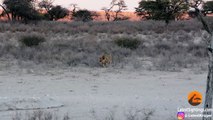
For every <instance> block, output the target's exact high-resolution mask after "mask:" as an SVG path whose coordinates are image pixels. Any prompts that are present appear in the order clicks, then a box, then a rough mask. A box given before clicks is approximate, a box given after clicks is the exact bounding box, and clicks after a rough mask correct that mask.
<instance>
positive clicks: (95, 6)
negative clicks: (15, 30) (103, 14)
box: [0, 0, 209, 11]
mask: <svg viewBox="0 0 213 120" xmlns="http://www.w3.org/2000/svg"><path fill="white" fill-rule="evenodd" d="M2 1H3V0H0V2H2ZM111 1H112V0H54V4H55V5H62V6H63V7H66V8H69V7H70V4H77V5H78V7H79V8H81V9H88V10H101V9H102V8H103V7H109V5H110V2H111ZM140 1H141V0H125V2H126V4H127V7H128V11H135V7H138V3H139V2H140ZM205 1H209V0H205Z"/></svg>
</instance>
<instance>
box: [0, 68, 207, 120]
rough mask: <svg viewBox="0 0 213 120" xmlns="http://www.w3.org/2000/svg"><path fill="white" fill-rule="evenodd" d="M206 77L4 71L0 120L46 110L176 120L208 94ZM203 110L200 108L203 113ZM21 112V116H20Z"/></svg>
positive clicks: (92, 118) (86, 119)
mask: <svg viewBox="0 0 213 120" xmlns="http://www.w3.org/2000/svg"><path fill="white" fill-rule="evenodd" d="M206 76H207V74H206V72H198V71H196V70H189V69H186V70H182V71H181V72H162V71H148V70H146V71H145V70H136V69H128V68H125V69H114V68H82V67H77V68H72V69H69V70H68V69H66V70H50V71H47V70H45V71H44V70H40V71H33V70H17V71H15V70H13V71H11V70H5V71H0V119H1V120H11V118H12V117H14V116H15V115H16V114H17V113H21V114H26V111H27V112H29V111H33V110H35V109H38V108H41V109H42V110H47V111H53V112H54V113H57V114H59V115H64V114H66V113H68V114H69V116H70V118H71V119H73V120H104V118H106V117H107V116H109V114H110V115H112V113H113V115H114V117H115V119H118V120H123V119H124V117H125V116H128V115H136V114H137V113H140V112H141V116H142V118H144V117H145V115H144V113H148V112H153V115H151V117H150V120H157V119H158V120H159V118H163V119H164V120H173V119H174V120H175V119H176V114H177V109H178V108H181V107H183V108H186V107H192V106H190V105H189V104H188V102H187V94H188V93H189V92H190V91H193V90H197V91H200V92H201V93H204V91H205V83H206ZM202 106H203V105H199V106H198V108H201V107H202ZM15 109H17V110H15Z"/></svg>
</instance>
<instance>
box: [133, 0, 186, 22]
mask: <svg viewBox="0 0 213 120" xmlns="http://www.w3.org/2000/svg"><path fill="white" fill-rule="evenodd" d="M187 10H188V6H187V5H186V3H185V0H156V1H143V0H142V1H141V2H139V6H138V8H136V13H137V15H139V16H142V18H143V19H153V20H165V22H166V23H167V24H168V23H169V21H170V20H175V19H179V17H180V16H181V15H182V14H183V13H184V12H185V11H187Z"/></svg>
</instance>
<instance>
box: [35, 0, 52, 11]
mask: <svg viewBox="0 0 213 120" xmlns="http://www.w3.org/2000/svg"><path fill="white" fill-rule="evenodd" d="M38 6H39V7H40V8H44V9H45V10H46V12H48V11H49V10H50V9H51V8H52V7H53V1H52V0H42V1H41V2H39V3H38Z"/></svg>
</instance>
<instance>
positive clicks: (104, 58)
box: [99, 54, 112, 67]
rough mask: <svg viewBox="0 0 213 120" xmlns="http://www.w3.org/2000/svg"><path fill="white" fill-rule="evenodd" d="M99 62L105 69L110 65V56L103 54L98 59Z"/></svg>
mask: <svg viewBox="0 0 213 120" xmlns="http://www.w3.org/2000/svg"><path fill="white" fill-rule="evenodd" d="M99 62H100V64H101V65H102V66H103V67H107V65H109V64H111V63H112V56H111V55H109V54H104V55H102V56H101V57H100V58H99Z"/></svg>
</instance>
